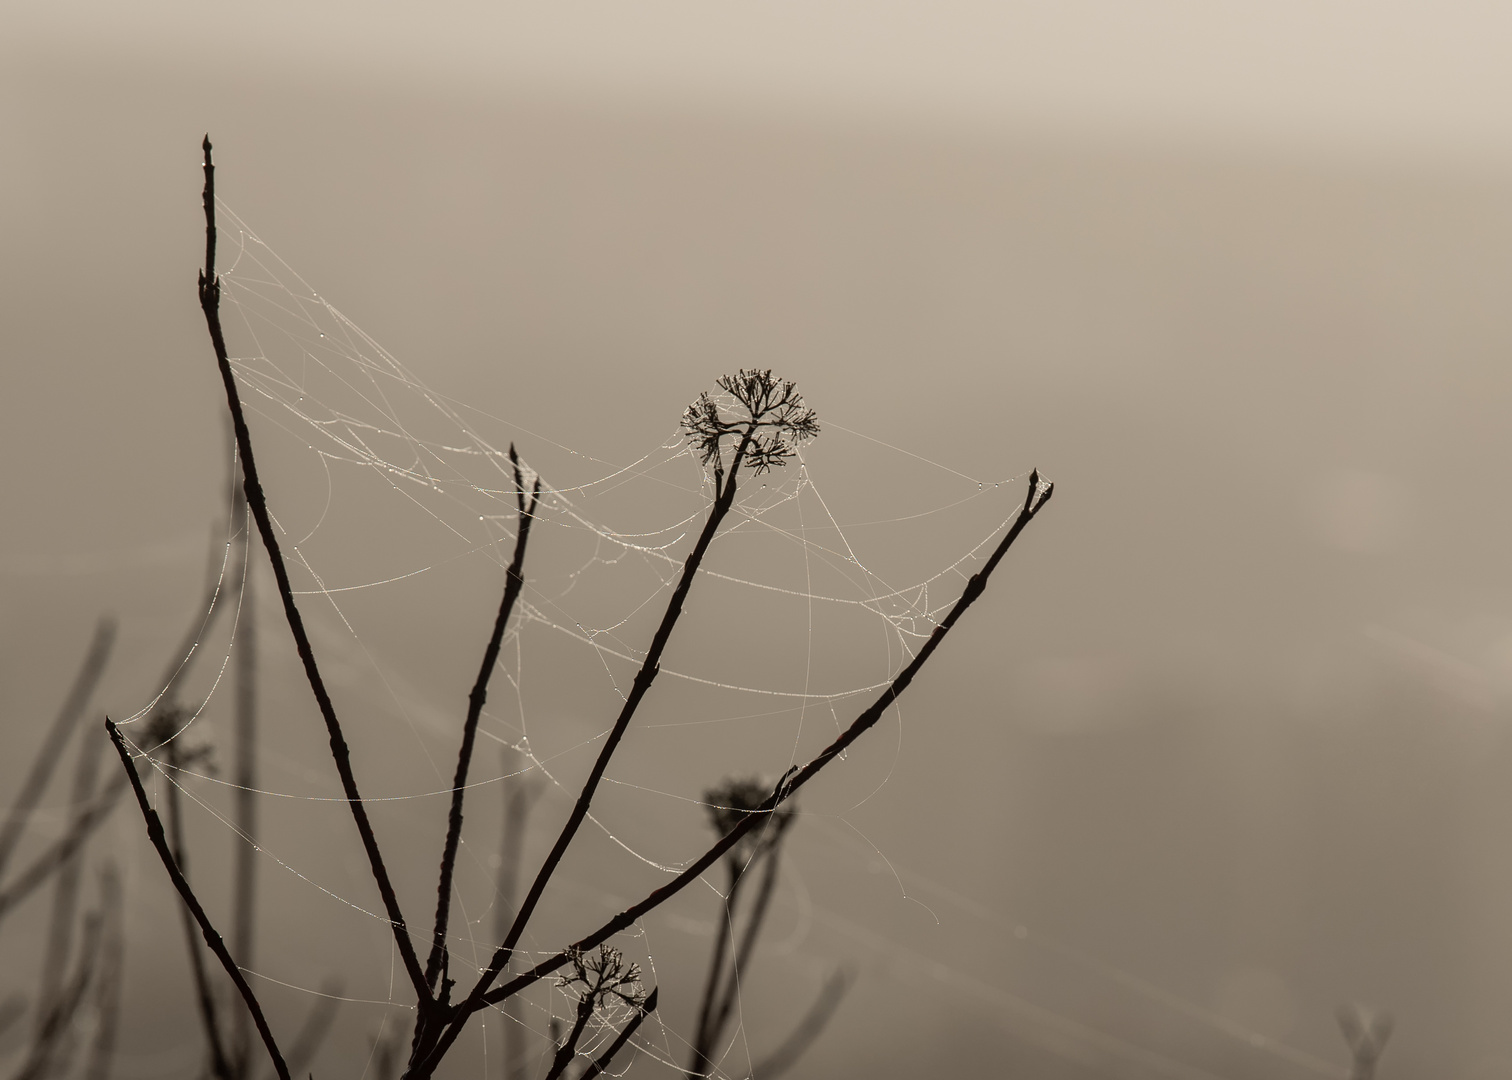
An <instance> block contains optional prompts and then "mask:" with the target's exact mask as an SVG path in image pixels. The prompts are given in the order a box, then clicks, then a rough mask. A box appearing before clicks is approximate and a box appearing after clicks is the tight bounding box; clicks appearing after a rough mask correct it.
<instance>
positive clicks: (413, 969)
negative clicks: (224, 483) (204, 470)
mask: <svg viewBox="0 0 1512 1080" xmlns="http://www.w3.org/2000/svg"><path fill="white" fill-rule="evenodd" d="M204 148H205V268H204V270H202V271H200V276H199V298H200V308H201V310H202V311H203V312H204V313H205V326H206V328H207V329H208V330H209V331H210V342H211V344H212V345H213V346H214V348H215V362H216V364H217V366H218V367H219V368H220V374H221V382H222V383H224V384H225V389H226V404H227V405H228V407H229V408H230V410H231V426H232V428H233V429H234V430H235V432H236V449H237V453H238V454H240V455H241V463H242V487H243V489H244V490H245V491H246V494H247V506H248V508H249V509H251V511H252V517H253V519H254V520H255V521H256V522H257V532H258V535H259V536H261V537H262V542H263V547H264V548H265V549H267V552H268V561H269V562H270V563H271V564H272V565H273V577H274V578H275V579H276V580H277V582H278V595H279V597H280V599H282V601H283V609H284V616H285V618H286V619H287V620H288V623H289V631H290V633H291V634H292V635H293V637H294V647H295V650H296V651H297V652H298V653H299V659H300V662H301V663H302V664H303V665H304V671H305V678H306V679H307V680H308V681H309V684H310V690H311V692H312V693H313V694H314V695H315V703H316V704H317V705H318V706H319V707H320V715H321V718H322V719H323V720H324V721H325V726H326V731H327V733H328V734H329V736H330V741H331V757H332V758H334V759H335V762H336V771H337V773H338V774H340V776H341V789H342V791H343V792H344V793H345V795H346V799H347V805H348V807H350V809H351V811H352V818H353V820H354V821H355V822H356V823H357V832H358V833H359V834H360V835H361V837H362V847H363V850H364V851H365V852H366V853H367V858H368V867H369V869H370V870H371V871H372V874H373V881H374V883H375V884H377V886H378V893H379V895H380V896H381V897H382V898H383V907H384V911H385V912H386V913H387V914H388V918H389V922H390V924H391V926H392V929H393V932H394V942H395V944H396V945H397V946H398V947H399V956H400V958H401V959H402V960H403V961H404V969H405V971H406V972H407V973H408V974H409V978H410V982H411V983H412V984H413V985H414V988H415V994H416V996H417V997H418V999H419V1000H421V1001H429V1000H431V994H430V987H429V984H428V983H427V982H426V979H425V972H424V971H423V970H421V967H420V958H419V956H418V955H416V953H415V946H414V943H413V942H411V941H410V937H409V929H408V927H407V925H406V924H405V921H404V912H403V911H401V910H400V908H399V897H398V895H397V894H396V893H395V892H394V886H393V883H392V882H391V881H390V880H389V873H388V867H387V866H386V865H384V862H383V853H382V852H381V851H379V849H378V838H377V836H375V835H374V833H373V826H372V823H371V822H369V821H368V815H367V809H366V807H365V806H364V805H363V802H362V793H361V792H360V791H359V790H358V789H357V778H356V776H355V775H354V774H353V772H352V755H351V752H350V751H349V750H348V749H347V742H346V736H345V735H344V734H342V730H341V721H339V720H338V719H337V718H336V707H335V706H334V705H333V704H332V703H331V696H330V694H329V693H327V692H326V686H325V680H324V679H323V678H322V677H321V674H320V668H319V666H318V665H317V664H316V662H315V650H314V649H313V648H312V647H311V645H310V638H309V635H308V634H307V633H306V632H305V627H304V619H303V617H302V616H301V615H300V614H299V607H298V605H297V604H295V602H294V588H293V586H292V585H291V584H290V583H289V571H288V567H287V566H285V564H284V558H283V549H282V547H281V546H280V545H279V543H278V534H277V533H276V532H275V531H274V529H273V519H272V517H271V515H270V514H269V513H268V502H267V499H266V498H265V497H264V495H263V489H262V483H261V481H260V480H259V479H258V476H257V462H256V460H255V459H254V458H253V456H252V433H251V432H250V431H249V430H248V428H247V419H246V416H245V415H244V414H243V412H242V403H241V394H240V392H239V391H238V390H237V388H236V374H235V373H234V372H233V371H232V370H231V359H230V356H229V355H228V354H227V352H226V338H225V334H224V333H223V332H222V330H221V320H220V278H219V277H217V276H216V274H215V262H214V259H215V166H214V164H212V162H211V158H210V137H209V136H208V135H207V136H205V143H204Z"/></svg>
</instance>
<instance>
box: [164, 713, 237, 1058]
mask: <svg viewBox="0 0 1512 1080" xmlns="http://www.w3.org/2000/svg"><path fill="white" fill-rule="evenodd" d="M178 747H179V743H178V741H177V740H175V741H172V742H169V743H167V744H166V745H165V746H164V747H163V753H164V755H165V757H166V758H167V761H166V762H165V764H166V765H167V767H168V770H169V772H170V773H176V772H178V768H179V755H178ZM168 850H169V853H170V854H171V855H172V856H173V861H174V863H175V864H177V866H178V871H179V876H180V877H181V878H182V879H183V881H184V884H185V886H186V887H187V886H188V884H189V853H188V851H187V850H186V849H185V845H184V817H183V810H182V807H181V806H180V800H179V789H178V782H177V781H176V780H175V779H174V777H173V776H171V775H170V776H169V777H168ZM179 915H180V916H181V918H182V921H183V926H184V948H185V951H187V952H188V954H189V973H190V975H191V976H192V978H193V980H194V998H195V1003H196V1005H198V1007H199V1017H200V1026H201V1027H202V1028H204V1030H205V1045H206V1046H207V1047H208V1048H209V1050H210V1074H211V1075H212V1076H215V1077H217V1078H218V1080H231V1061H230V1059H229V1058H228V1057H227V1056H226V1044H225V1040H224V1039H222V1037H221V1025H220V1015H219V1010H218V1009H216V1007H215V993H214V991H213V990H211V988H210V974H209V972H207V971H206V970H205V954H204V952H203V951H202V948H203V947H202V946H201V944H200V936H199V935H198V934H196V933H195V932H194V931H195V916H194V913H193V912H192V911H191V910H190V909H189V905H188V904H187V903H184V904H180V905H179Z"/></svg>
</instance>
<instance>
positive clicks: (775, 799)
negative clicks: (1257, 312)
mask: <svg viewBox="0 0 1512 1080" xmlns="http://www.w3.org/2000/svg"><path fill="white" fill-rule="evenodd" d="M1054 491H1055V485H1054V484H1050V483H1044V484H1041V482H1040V479H1039V471H1038V470H1037V469H1036V470H1035V471H1034V472H1032V473H1031V474H1030V476H1029V491H1028V494H1027V495H1026V496H1025V498H1024V504H1023V506H1022V507H1021V508H1020V509H1019V513H1018V516H1017V517H1015V518H1014V521H1013V524H1012V525H1011V526H1009V528H1008V531H1007V533H1005V534H1004V536H1003V539H1002V540H1001V541H999V542H998V545H997V547H996V548H994V549H993V552H992V554H991V555H990V556H989V557H988V559H987V561H986V563H985V564H983V566H982V569H980V570H978V571H977V572H976V573H975V574H973V575H972V576H971V578H970V579H969V580H968V581H967V582H966V587H965V589H963V590H962V592H961V596H960V598H959V599H957V600H956V602H955V604H954V606H952V607H951V609H950V612H949V613H948V614H947V615H946V616H945V618H944V619H943V620H942V621H941V622H940V623H939V624H938V625H937V626H936V627H935V629H934V632H933V633H931V634H930V635H929V638H928V639H927V640H926V641H925V642H924V645H923V646H922V647H921V648H920V649H919V651H918V653H917V654H916V655H915V656H914V658H913V660H912V661H910V662H909V664H908V666H907V667H905V668H904V669H903V670H902V671H900V672H899V673H898V675H897V676H896V677H895V678H894V679H893V681H892V682H891V683H890V684H889V685H888V686H887V688H886V689H885V690H883V691H882V693H881V694H880V695H879V696H878V698H877V700H876V701H874V702H873V703H872V704H871V705H870V706H869V707H868V708H867V709H866V710H865V711H864V712H862V713H861V714H860V715H859V716H857V717H856V719H855V720H853V721H852V722H851V725H850V726H849V727H848V728H846V729H845V731H843V732H842V733H841V734H840V735H839V736H838V737H837V738H836V739H835V740H834V741H833V742H832V743H830V744H829V746H827V747H825V748H824V750H823V751H821V752H820V753H819V754H818V755H817V756H815V757H814V758H813V759H811V760H810V761H809V762H808V763H807V764H806V765H804V766H802V767H801V768H795V769H793V770H792V771H791V772H790V773H789V774H788V775H787V776H784V777H783V779H782V780H781V781H779V782H778V784H777V786H776V787H775V788H774V789H773V791H772V793H771V794H770V795H769V796H767V798H766V799H765V800H764V801H763V802H762V804H761V806H759V807H757V808H756V809H755V810H754V811H753V812H752V813H750V814H747V815H745V816H744V817H742V818H741V819H740V821H738V822H737V823H736V824H735V826H734V827H733V828H732V829H731V830H730V831H729V832H728V833H726V834H725V835H724V837H723V838H721V839H720V840H719V841H717V842H716V843H715V844H714V845H713V846H712V847H710V848H709V849H708V850H707V851H705V852H704V853H703V854H702V855H700V856H699V857H698V858H697V859H696V860H694V861H693V862H692V863H690V864H689V865H688V867H687V868H686V869H685V870H683V871H682V872H681V873H680V874H678V875H677V876H676V877H674V878H673V879H672V880H671V881H669V882H667V883H666V884H665V885H663V886H661V887H660V888H658V889H656V890H654V891H653V892H651V893H650V894H649V895H647V896H646V897H645V898H644V899H643V900H641V901H640V902H638V903H636V904H633V905H631V906H630V907H628V908H626V909H625V910H624V911H622V912H620V913H619V914H618V915H616V916H614V917H613V918H612V919H610V920H609V921H608V922H606V923H604V924H603V925H602V926H600V927H599V928H598V929H597V930H594V931H593V932H592V933H590V934H588V935H587V936H586V937H583V938H581V939H580V940H578V941H577V942H575V943H574V944H572V945H571V946H569V947H568V948H566V949H563V950H562V951H561V952H559V953H556V954H555V955H553V956H550V957H548V958H546V959H545V960H542V961H541V962H540V963H538V964H536V965H535V966H534V967H532V968H530V969H529V970H527V971H524V972H522V973H521V974H519V975H517V976H516V977H515V978H513V979H511V980H509V982H507V983H504V984H503V985H502V986H499V987H496V988H494V989H492V990H484V991H482V992H476V991H475V992H474V994H472V995H469V997H468V998H467V999H466V1000H465V1001H462V1002H460V1003H459V1004H458V1005H457V1006H456V1008H455V1014H456V1017H455V1019H453V1020H452V1022H451V1023H450V1024H449V1025H448V1026H447V1028H446V1031H445V1032H444V1033H443V1035H442V1037H441V1039H440V1040H439V1041H438V1043H437V1045H436V1048H435V1049H434V1050H433V1051H432V1052H431V1053H430V1054H429V1055H427V1056H426V1058H425V1060H424V1061H422V1062H419V1063H417V1066H418V1067H416V1068H412V1070H411V1075H413V1076H426V1075H429V1072H430V1071H431V1070H433V1069H434V1068H435V1065H436V1063H437V1062H439V1061H440V1059H441V1057H442V1056H443V1055H444V1054H445V1053H446V1051H447V1049H448V1048H449V1047H450V1046H451V1044H452V1043H453V1042H455V1041H456V1038H457V1036H458V1035H460V1034H461V1031H462V1027H463V1025H464V1024H465V1021H466V1019H467V1017H468V1016H470V1015H471V1014H472V1013H474V1012H477V1011H479V1010H480V1009H485V1008H487V1007H489V1006H490V1005H497V1004H498V1003H499V1002H501V1001H504V1000H505V999H507V998H509V997H511V996H512V995H514V994H517V993H519V992H520V991H521V990H524V989H525V988H526V987H528V986H531V985H532V984H534V983H536V982H537V981H539V980H540V979H543V978H545V977H546V976H548V975H550V974H551V973H552V972H554V971H556V970H557V969H559V968H560V967H562V965H564V964H566V963H567V962H568V961H569V960H570V959H571V957H572V956H573V955H574V954H575V953H577V954H580V953H581V952H582V951H583V950H586V949H591V948H593V947H594V946H596V945H599V944H601V943H602V942H605V941H608V940H609V939H610V938H611V937H613V936H614V935H615V934H618V933H620V932H621V931H623V930H626V929H628V928H629V927H630V926H632V925H633V924H634V923H635V921H636V920H637V919H640V918H641V917H642V916H644V915H646V914H647V913H648V912H651V911H653V910H655V909H656V908H658V907H660V906H661V905H662V904H664V903H666V901H668V900H669V899H671V898H672V897H673V896H675V895H677V894H678V893H679V892H681V891H682V890H683V889H685V888H687V887H688V886H689V885H691V884H692V883H693V882H695V881H697V880H698V879H699V878H701V877H702V876H703V875H704V874H705V873H707V872H708V870H709V869H710V868H711V867H712V866H714V865H715V864H716V863H718V862H719V860H720V859H722V858H723V857H724V856H725V854H726V853H727V852H728V851H730V849H731V848H733V847H734V846H735V845H736V844H738V843H740V842H741V840H742V839H744V838H745V836H746V835H747V834H748V833H749V832H750V831H751V830H752V829H755V828H757V827H758V826H759V825H761V824H762V823H763V822H764V821H765V820H766V818H767V817H768V816H769V815H770V814H772V813H774V812H775V811H776V810H777V808H778V807H779V806H781V805H782V804H783V803H784V802H786V801H787V800H788V799H789V798H791V797H792V796H793V795H794V794H795V793H796V792H797V791H798V790H799V789H800V788H801V787H802V786H803V785H804V784H806V783H808V782H809V781H810V780H812V779H813V778H814V777H815V776H816V775H818V773H819V772H820V771H821V770H822V769H823V768H824V767H825V766H826V765H828V764H829V763H830V762H831V761H834V760H835V758H837V757H839V756H840V755H841V754H842V753H844V752H845V750H846V748H847V747H849V746H850V745H851V744H852V743H853V742H855V741H856V740H857V739H858V738H860V737H861V736H862V735H863V734H865V733H866V732H867V731H868V730H870V729H871V728H872V727H873V726H875V725H876V723H877V721H878V720H880V719H881V718H882V716H883V714H884V713H885V712H886V711H887V709H888V708H889V707H890V706H891V705H892V704H893V702H895V701H896V700H897V699H898V698H899V697H900V696H901V695H902V694H903V692H904V691H905V690H907V689H908V687H909V685H910V684H911V683H912V682H913V680H914V678H915V677H916V676H917V675H918V673H919V671H920V670H921V669H922V668H923V667H924V665H925V664H926V663H928V662H929V658H930V657H931V656H933V655H934V652H935V650H936V649H937V648H939V646H940V643H941V642H942V641H944V640H945V637H946V635H947V634H949V633H950V631H951V628H952V627H954V626H955V624H956V623H957V622H958V621H959V620H960V618H961V616H962V615H964V614H965V613H966V611H967V609H969V608H970V607H971V605H972V604H974V603H975V602H976V601H977V599H978V598H979V597H980V596H981V595H982V593H983V592H985V591H986V588H987V582H988V580H989V579H990V578H991V577H992V574H993V571H995V570H996V569H997V567H998V564H999V563H1001V562H1002V561H1003V557H1004V556H1005V555H1006V554H1007V553H1008V549H1009V548H1011V547H1012V546H1013V544H1014V542H1015V541H1016V540H1017V539H1018V538H1019V536H1020V535H1021V534H1022V533H1023V531H1024V529H1025V528H1027V527H1028V525H1029V523H1030V522H1031V521H1033V520H1034V519H1035V517H1037V516H1038V515H1039V512H1040V511H1041V510H1043V509H1044V508H1045V504H1046V503H1048V502H1049V501H1050V497H1051V495H1052V494H1053V493H1054Z"/></svg>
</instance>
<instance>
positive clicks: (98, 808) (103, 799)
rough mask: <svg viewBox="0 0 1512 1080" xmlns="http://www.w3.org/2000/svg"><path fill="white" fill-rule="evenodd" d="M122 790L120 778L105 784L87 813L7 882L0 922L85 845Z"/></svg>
mask: <svg viewBox="0 0 1512 1080" xmlns="http://www.w3.org/2000/svg"><path fill="white" fill-rule="evenodd" d="M125 790H126V781H125V780H124V779H122V778H121V777H116V778H115V779H113V780H111V781H110V782H108V783H107V784H106V785H105V790H104V791H102V792H101V793H100V795H99V797H98V798H96V799H95V801H94V802H93V803H91V804H90V806H89V809H87V810H85V811H84V812H83V813H81V814H80V815H79V816H78V817H77V818H75V819H74V822H73V825H72V827H71V828H70V829H69V831H68V832H67V833H65V834H64V835H63V836H60V837H59V838H58V839H57V840H54V841H53V842H52V843H51V844H50V845H48V846H47V847H46V848H45V849H43V851H42V854H40V855H38V856H37V857H36V858H35V859H33V860H32V861H31V863H30V865H28V866H27V867H26V869H25V870H22V871H21V872H20V873H19V874H17V875H16V876H15V877H14V878H13V879H11V882H10V884H9V885H7V886H6V887H5V888H4V889H3V890H0V918H3V917H4V916H5V915H6V914H8V913H9V912H10V909H11V908H13V907H15V906H16V905H17V904H19V903H20V902H21V901H22V900H25V899H26V898H27V897H28V896H29V895H31V893H32V892H33V891H34V890H35V889H36V888H37V887H38V886H40V885H42V884H44V883H45V882H46V881H47V879H48V878H50V877H52V875H53V874H55V873H57V872H58V871H59V870H61V869H62V868H63V867H65V866H67V865H68V863H69V860H70V859H72V858H73V857H74V853H75V852H77V851H78V850H79V848H81V847H83V846H84V844H85V842H86V841H88V839H89V836H90V834H91V833H92V832H94V830H95V829H96V828H97V827H99V825H100V823H101V822H102V821H104V820H105V819H106V818H107V817H109V816H110V812H111V811H112V810H113V809H115V804H116V800H117V799H118V798H120V796H121V792H123V791H125Z"/></svg>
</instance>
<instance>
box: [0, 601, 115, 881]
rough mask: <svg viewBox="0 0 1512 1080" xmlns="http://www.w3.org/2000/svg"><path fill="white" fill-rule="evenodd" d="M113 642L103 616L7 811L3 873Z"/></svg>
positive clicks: (0, 831)
mask: <svg viewBox="0 0 1512 1080" xmlns="http://www.w3.org/2000/svg"><path fill="white" fill-rule="evenodd" d="M114 641H115V622H114V620H112V619H101V620H100V621H99V624H98V625H96V627H95V632H94V639H93V640H92V641H91V642H90V643H89V650H88V651H87V652H86V653H85V654H84V662H83V663H82V664H81V665H79V673H78V674H77V675H75V676H74V681H73V686H71V687H70V688H69V691H68V696H67V697H66V698H64V699H63V707H62V708H60V709H59V710H58V715H57V716H56V717H54V718H53V722H52V726H51V727H49V728H48V730H47V734H46V736H44V737H43V739H42V745H41V746H39V747H38V748H37V756H36V757H35V758H34V759H33V760H32V766H31V771H30V772H28V773H27V774H26V780H25V781H24V782H23V783H22V785H21V793H20V794H19V795H17V796H16V801H15V803H14V804H13V805H12V806H11V808H10V812H9V813H7V814H6V817H5V824H4V826H0V874H3V873H4V872H5V867H6V864H8V863H9V862H10V857H11V855H12V854H14V853H15V850H16V843H17V841H19V840H20V839H21V833H22V832H23V831H24V830H25V829H26V825H27V822H28V821H29V820H30V818H31V812H32V811H33V810H35V809H36V807H37V802H38V800H40V799H41V798H42V792H43V791H44V790H46V788H47V782H48V781H49V780H50V779H52V774H53V769H54V768H55V767H56V766H57V764H58V761H59V759H60V758H61V757H62V754H63V746H64V744H65V743H67V742H68V738H69V736H70V735H72V734H73V731H74V728H76V727H77V726H78V724H79V719H80V718H81V717H82V716H83V715H84V706H85V705H86V704H88V703H89V699H90V697H91V696H93V694H94V691H95V687H96V686H97V685H98V684H99V681H100V675H101V673H103V672H104V670H105V663H106V661H107V660H109V658H110V646H111V644H112V643H113V642H114Z"/></svg>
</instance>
